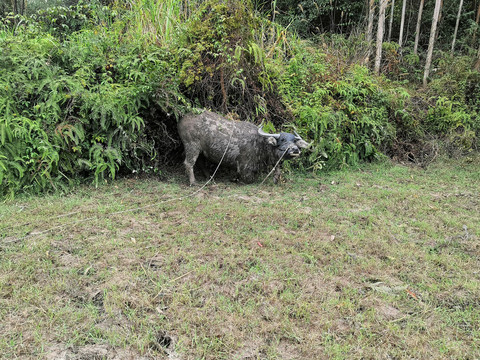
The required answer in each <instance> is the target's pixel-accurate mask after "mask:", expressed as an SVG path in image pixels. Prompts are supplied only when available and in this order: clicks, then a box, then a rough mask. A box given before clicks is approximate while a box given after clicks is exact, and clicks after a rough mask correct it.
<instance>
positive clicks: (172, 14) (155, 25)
mask: <svg viewBox="0 0 480 360" xmlns="http://www.w3.org/2000/svg"><path fill="white" fill-rule="evenodd" d="M201 2H202V1H201V0H193V1H185V0H130V1H129V6H130V8H131V10H132V13H133V16H134V19H135V21H134V24H135V25H136V29H135V30H136V31H137V32H138V33H139V34H142V35H143V36H146V37H147V39H149V40H151V41H154V42H156V43H157V44H161V45H168V44H169V43H171V42H172V40H173V39H174V37H175V36H176V35H177V34H178V32H179V29H180V28H181V27H182V26H183V24H184V23H185V21H186V20H187V19H188V17H189V16H190V15H191V14H192V13H193V12H194V10H195V9H196V8H197V6H198V4H199V3H201Z"/></svg>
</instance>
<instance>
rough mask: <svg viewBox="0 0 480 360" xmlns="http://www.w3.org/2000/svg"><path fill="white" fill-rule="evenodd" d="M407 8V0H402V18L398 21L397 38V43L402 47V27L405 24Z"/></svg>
mask: <svg viewBox="0 0 480 360" xmlns="http://www.w3.org/2000/svg"><path fill="white" fill-rule="evenodd" d="M406 8H407V0H403V5H402V19H401V21H400V36H399V38H398V45H399V46H400V47H402V45H403V29H404V26H405V10H406Z"/></svg>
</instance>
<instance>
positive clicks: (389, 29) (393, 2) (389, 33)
mask: <svg viewBox="0 0 480 360" xmlns="http://www.w3.org/2000/svg"><path fill="white" fill-rule="evenodd" d="M394 8H395V0H392V7H391V11H390V24H389V25H388V39H387V41H388V42H390V39H391V38H392V25H393V10H394Z"/></svg>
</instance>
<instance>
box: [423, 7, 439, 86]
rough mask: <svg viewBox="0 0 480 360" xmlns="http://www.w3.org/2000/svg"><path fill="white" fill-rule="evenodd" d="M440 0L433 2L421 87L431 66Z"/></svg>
mask: <svg viewBox="0 0 480 360" xmlns="http://www.w3.org/2000/svg"><path fill="white" fill-rule="evenodd" d="M441 5H442V0H435V10H434V11H433V19H432V28H431V29H430V40H429V41H428V52H427V61H426V62H425V72H424V73H423V86H424V87H426V86H427V79H428V75H429V73H430V66H431V64H432V55H433V47H434V45H435V35H436V33H437V24H438V19H439V18H440V10H441V7H442V6H441Z"/></svg>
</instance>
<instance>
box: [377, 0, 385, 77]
mask: <svg viewBox="0 0 480 360" xmlns="http://www.w3.org/2000/svg"><path fill="white" fill-rule="evenodd" d="M387 4H388V0H380V10H379V15H378V27H377V54H376V56H375V74H377V75H378V74H380V64H381V62H382V44H383V32H384V29H385V9H386V7H387Z"/></svg>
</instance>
